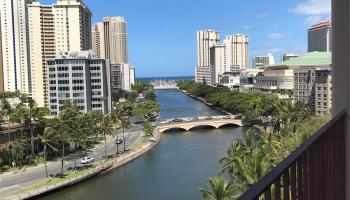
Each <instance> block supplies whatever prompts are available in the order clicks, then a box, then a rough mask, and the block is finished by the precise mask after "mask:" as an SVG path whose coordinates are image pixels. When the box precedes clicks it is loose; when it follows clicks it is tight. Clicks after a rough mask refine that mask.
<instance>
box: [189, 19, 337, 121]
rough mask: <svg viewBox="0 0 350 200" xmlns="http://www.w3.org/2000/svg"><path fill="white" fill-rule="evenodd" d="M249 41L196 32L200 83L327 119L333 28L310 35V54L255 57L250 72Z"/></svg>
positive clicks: (322, 26)
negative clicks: (264, 96) (296, 105)
mask: <svg viewBox="0 0 350 200" xmlns="http://www.w3.org/2000/svg"><path fill="white" fill-rule="evenodd" d="M248 44H249V41H248V36H245V35H240V34H239V35H231V36H227V38H226V40H224V42H223V43H221V42H220V38H219V32H217V31H214V30H203V31H198V32H197V53H198V63H197V66H196V82H199V83H204V84H207V85H213V86H224V87H229V88H230V89H231V90H232V91H240V92H249V91H262V92H265V93H271V94H272V93H273V94H275V95H277V96H278V97H279V98H281V99H290V100H292V101H293V102H298V101H300V102H303V103H305V104H307V105H309V107H310V108H311V110H312V111H314V112H315V114H316V115H319V116H322V115H325V114H327V113H329V112H330V110H331V106H332V55H331V51H332V25H331V22H330V21H323V22H320V23H318V24H315V25H313V26H312V27H311V28H310V29H309V30H308V53H283V54H281V62H280V63H277V64H276V63H275V60H274V57H273V55H272V54H267V55H263V56H254V57H253V60H252V61H253V62H252V67H251V68H248V66H247V65H248Z"/></svg>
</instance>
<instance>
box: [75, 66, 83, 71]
mask: <svg viewBox="0 0 350 200" xmlns="http://www.w3.org/2000/svg"><path fill="white" fill-rule="evenodd" d="M72 70H73V71H78V70H83V66H73V67H72Z"/></svg>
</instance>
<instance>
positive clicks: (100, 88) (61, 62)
mask: <svg viewBox="0 0 350 200" xmlns="http://www.w3.org/2000/svg"><path fill="white" fill-rule="evenodd" d="M109 68H110V65H109V62H108V60H104V59H96V58H93V56H92V52H91V51H79V52H61V53H60V55H58V56H57V57H56V58H55V59H52V60H49V61H48V77H49V79H48V81H49V84H48V85H49V109H50V112H51V115H59V113H60V111H61V110H62V106H63V105H64V102H65V101H66V100H71V101H72V102H73V103H75V104H77V105H78V106H79V109H80V111H82V112H88V111H91V110H99V111H101V112H103V113H105V114H107V113H109V112H110V111H111V106H112V103H111V92H110V84H109V78H108V77H110V74H109V72H110V70H109Z"/></svg>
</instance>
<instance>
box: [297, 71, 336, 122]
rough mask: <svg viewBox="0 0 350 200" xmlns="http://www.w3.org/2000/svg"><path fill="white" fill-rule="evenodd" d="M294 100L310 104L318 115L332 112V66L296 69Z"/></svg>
mask: <svg viewBox="0 0 350 200" xmlns="http://www.w3.org/2000/svg"><path fill="white" fill-rule="evenodd" d="M294 76H295V86H294V87H295V89H294V101H301V102H303V103H305V104H307V105H309V107H310V109H311V110H312V111H313V112H314V113H315V114H316V115H318V116H323V115H325V114H327V113H330V109H331V106H332V70H331V68H330V67H327V66H324V67H322V68H314V69H299V70H295V71H294Z"/></svg>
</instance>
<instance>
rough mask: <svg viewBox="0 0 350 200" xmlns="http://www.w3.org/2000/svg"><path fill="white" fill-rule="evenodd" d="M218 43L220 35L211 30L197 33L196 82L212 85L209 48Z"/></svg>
mask: <svg viewBox="0 0 350 200" xmlns="http://www.w3.org/2000/svg"><path fill="white" fill-rule="evenodd" d="M219 43H220V33H219V32H217V31H214V30H212V29H208V30H202V31H198V32H197V60H198V62H197V66H196V82H199V83H203V84H209V85H211V84H214V83H213V80H215V79H213V74H214V69H213V66H212V65H211V63H210V57H211V56H210V48H211V47H213V46H214V45H216V44H219Z"/></svg>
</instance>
